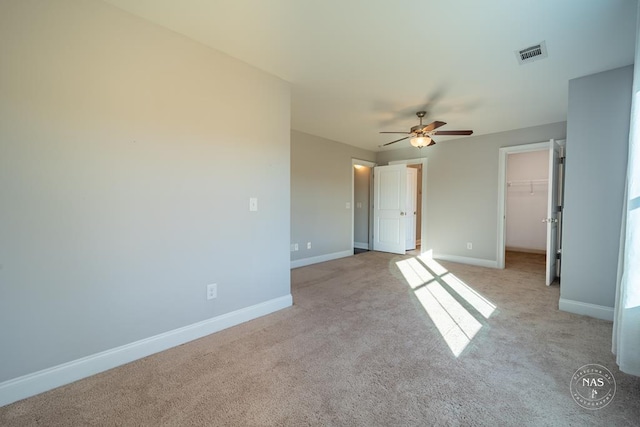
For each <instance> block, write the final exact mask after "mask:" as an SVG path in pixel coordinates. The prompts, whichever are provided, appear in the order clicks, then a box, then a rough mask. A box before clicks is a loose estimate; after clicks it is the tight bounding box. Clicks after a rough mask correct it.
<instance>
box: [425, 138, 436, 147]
mask: <svg viewBox="0 0 640 427" xmlns="http://www.w3.org/2000/svg"><path fill="white" fill-rule="evenodd" d="M432 145H436V142H435V141H434V140H433V138H431V142H430V143H428V144H427V147H431V146H432Z"/></svg>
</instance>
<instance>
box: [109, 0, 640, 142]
mask: <svg viewBox="0 0 640 427" xmlns="http://www.w3.org/2000/svg"><path fill="white" fill-rule="evenodd" d="M107 1H108V2H109V3H112V4H114V5H116V6H118V7H120V8H122V9H125V10H127V11H129V12H131V13H133V14H135V15H139V16H141V17H143V18H146V19H148V20H150V21H153V22H155V23H157V24H160V25H162V26H164V27H166V28H169V29H171V30H174V31H176V32H178V33H180V34H183V35H185V36H187V37H189V38H191V39H194V40H197V41H199V42H201V43H204V44H206V45H208V46H211V47H213V48H215V49H217V50H220V51H222V52H225V53H227V54H229V55H231V56H233V57H235V58H238V59H240V60H242V61H244V62H247V63H249V64H251V65H253V66H255V67H257V68H260V69H262V70H264V71H267V72H269V73H271V74H274V75H276V76H278V77H280V78H282V79H284V80H286V81H288V82H290V83H291V85H292V113H291V115H292V117H291V126H292V128H294V129H296V130H300V131H302V132H307V133H310V134H314V135H318V136H322V137H325V138H328V139H332V140H335V141H340V142H343V143H346V144H351V145H354V146H358V147H362V148H366V149H370V150H374V151H378V150H380V149H379V148H378V146H379V145H380V144H383V143H385V142H388V141H391V140H393V139H397V138H400V137H402V135H399V136H397V137H396V136H395V135H380V134H379V132H380V131H383V130H386V131H406V130H408V129H409V128H410V127H411V126H413V125H415V124H417V123H418V119H417V118H416V116H415V112H416V111H418V110H422V109H426V110H427V117H426V118H425V123H430V122H431V121H434V120H441V121H445V122H447V123H448V124H447V125H446V126H444V127H442V128H441V130H455V129H473V130H474V135H482V134H487V133H493V132H500V131H505V130H510V129H518V128H523V127H528V126H536V125H541V124H546V123H553V122H559V121H564V120H566V118H567V93H568V81H569V79H572V78H575V77H581V76H585V75H589V74H593V73H596V72H600V71H606V70H609V69H612V68H616V67H621V66H624V65H629V64H632V63H633V59H634V48H635V46H634V43H635V25H636V9H637V7H638V4H637V0H485V1H478V0H394V1H389V0H366V1H365V0H315V1H314V0H179V1H178V0H107ZM541 41H546V45H547V50H548V58H546V59H543V60H539V61H536V62H533V63H530V64H527V65H519V64H518V62H517V59H516V55H515V51H516V50H519V49H523V48H526V47H529V46H531V45H533V44H537V43H539V42H541ZM248 101H249V102H248V105H247V114H248V115H250V114H260V111H252V110H251V105H250V100H248ZM247 122H248V123H250V122H251V118H250V117H249V116H248V117H247ZM452 138H459V137H444V136H441V137H438V138H436V139H437V140H438V141H441V140H442V141H446V140H447V139H452ZM407 146H409V143H408V141H407V140H405V141H402V142H399V143H397V144H394V145H393V146H391V148H392V149H393V148H402V147H407Z"/></svg>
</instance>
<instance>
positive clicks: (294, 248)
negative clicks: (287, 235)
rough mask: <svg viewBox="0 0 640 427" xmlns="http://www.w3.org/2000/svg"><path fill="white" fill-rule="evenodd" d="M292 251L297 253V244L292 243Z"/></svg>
mask: <svg viewBox="0 0 640 427" xmlns="http://www.w3.org/2000/svg"><path fill="white" fill-rule="evenodd" d="M293 250H294V251H297V250H298V244H297V243H294V245H293Z"/></svg>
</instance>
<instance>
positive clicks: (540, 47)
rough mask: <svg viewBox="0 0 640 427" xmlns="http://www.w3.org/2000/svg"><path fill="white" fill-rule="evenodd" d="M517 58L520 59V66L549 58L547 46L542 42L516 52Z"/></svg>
mask: <svg viewBox="0 0 640 427" xmlns="http://www.w3.org/2000/svg"><path fill="white" fill-rule="evenodd" d="M516 56H517V57H518V63H520V65H522V64H528V63H529V62H533V61H537V60H539V59H544V58H546V57H547V45H546V43H545V42H542V43H539V44H537V45H535V46H530V47H527V48H525V49H522V50H516Z"/></svg>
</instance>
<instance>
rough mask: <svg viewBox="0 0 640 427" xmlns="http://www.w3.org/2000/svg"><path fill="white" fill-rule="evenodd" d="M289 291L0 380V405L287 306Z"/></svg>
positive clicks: (289, 304)
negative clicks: (52, 365) (197, 320)
mask: <svg viewBox="0 0 640 427" xmlns="http://www.w3.org/2000/svg"><path fill="white" fill-rule="evenodd" d="M292 304H293V300H292V297H291V294H289V295H285V296H283V297H279V298H274V299H272V300H269V301H265V302H262V303H260V304H256V305H252V306H250V307H245V308H242V309H240V310H236V311H233V312H231V313H226V314H223V315H220V316H216V317H213V318H211V319H207V320H203V321H202V322H198V323H194V324H192V325H188V326H184V327H182V328H178V329H174V330H172V331H168V332H164V333H162V334H158V335H155V336H152V337H149V338H145V339H142V340H140V341H136V342H133V343H130V344H126V345H123V346H120V347H116V348H112V349H110V350H106V351H103V352H100V353H96V354H92V355H90V356H87V357H83V358H81V359H77V360H73V361H71V362H67V363H63V364H61V365H58V366H54V367H52V368H47V369H43V370H41V371H38V372H34V373H31V374H27V375H24V376H21V377H18V378H14V379H11V380H8V381H4V382H2V383H0V406H4V405H8V404H10V403H13V402H16V401H18V400H21V399H25V398H27V397H30V396H34V395H36V394H39V393H42V392H45V391H47V390H51V389H53V388H56V387H60V386H63V385H65V384H69V383H72V382H74V381H77V380H80V379H82V378H86V377H89V376H91V375H95V374H97V373H99V372H103V371H106V370H109V369H112V368H115V367H117V366H120V365H124V364H125V363H129V362H132V361H134V360H137V359H141V358H143V357H146V356H149V355H151V354H154V353H158V352H160V351H164V350H167V349H169V348H171V347H175V346H178V345H181V344H184V343H186V342H189V341H193V340H195V339H198V338H202V337H204V336H207V335H210V334H212V333H215V332H219V331H221V330H223V329H226V328H230V327H232V326H235V325H239V324H240V323H244V322H246V321H249V320H253V319H256V318H258V317H261V316H265V315H267V314H269V313H273V312H275V311H278V310H281V309H283V308H287V307H290V306H291V305H292Z"/></svg>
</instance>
